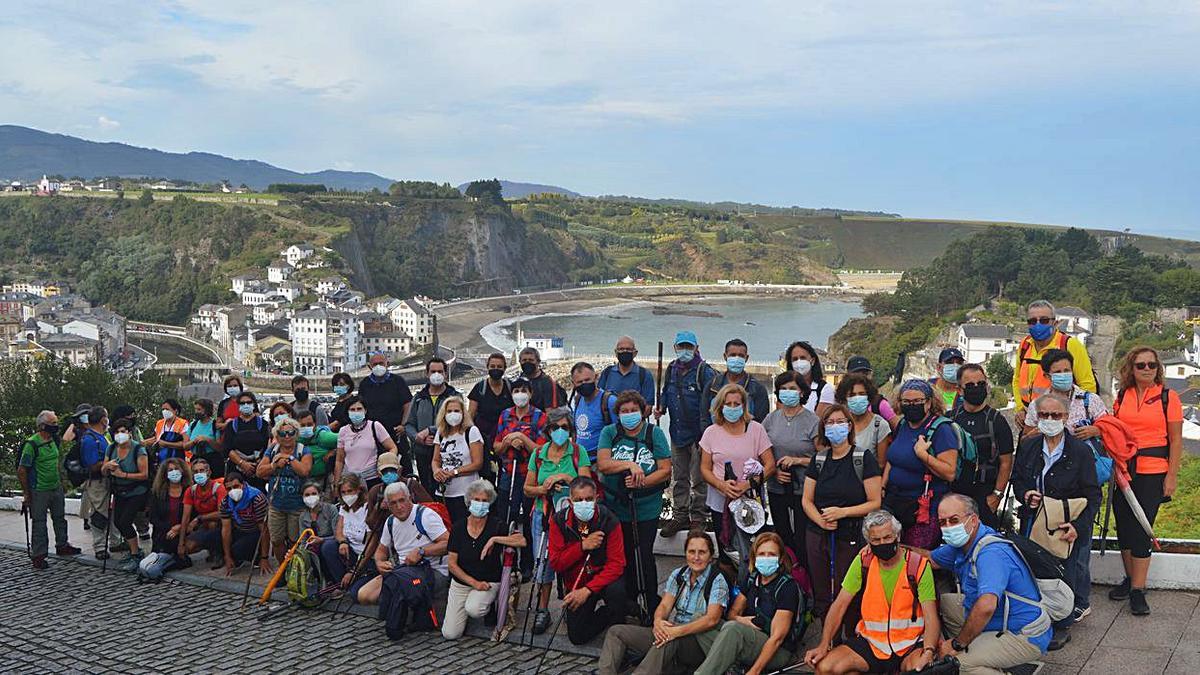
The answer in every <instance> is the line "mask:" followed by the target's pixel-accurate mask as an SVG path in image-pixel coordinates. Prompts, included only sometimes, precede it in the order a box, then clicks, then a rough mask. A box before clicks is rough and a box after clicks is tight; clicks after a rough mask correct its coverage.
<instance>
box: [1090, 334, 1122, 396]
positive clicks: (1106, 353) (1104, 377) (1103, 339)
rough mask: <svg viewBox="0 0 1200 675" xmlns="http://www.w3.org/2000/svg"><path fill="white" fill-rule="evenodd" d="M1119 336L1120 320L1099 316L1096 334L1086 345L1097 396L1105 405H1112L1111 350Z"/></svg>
mask: <svg viewBox="0 0 1200 675" xmlns="http://www.w3.org/2000/svg"><path fill="white" fill-rule="evenodd" d="M1120 334H1121V320H1120V319H1118V318H1117V317H1115V316H1107V315H1100V316H1097V317H1096V333H1095V334H1094V335H1092V340H1091V343H1090V344H1089V345H1088V355H1089V356H1091V357H1092V367H1093V368H1095V369H1096V385H1097V389H1099V394H1100V395H1101V396H1103V397H1104V401H1105V402H1106V403H1109V404H1111V403H1112V391H1110V387H1109V385H1110V384H1111V383H1112V377H1113V376H1112V369H1111V368H1110V367H1109V364H1110V363H1111V362H1112V358H1113V349H1114V348H1116V346H1117V337H1118V336H1120Z"/></svg>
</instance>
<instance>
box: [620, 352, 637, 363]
mask: <svg viewBox="0 0 1200 675" xmlns="http://www.w3.org/2000/svg"><path fill="white" fill-rule="evenodd" d="M617 363H619V364H621V365H623V366H627V365H629V364H631V363H633V352H617Z"/></svg>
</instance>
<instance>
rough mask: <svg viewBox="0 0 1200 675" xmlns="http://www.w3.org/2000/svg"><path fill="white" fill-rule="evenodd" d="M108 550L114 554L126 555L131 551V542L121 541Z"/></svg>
mask: <svg viewBox="0 0 1200 675" xmlns="http://www.w3.org/2000/svg"><path fill="white" fill-rule="evenodd" d="M108 550H109V551H112V552H113V553H125V552H127V551H128V550H129V542H127V541H125V540H124V539H122V540H121V541H119V542H117V543H115V544H113V545H112V546H109V547H108Z"/></svg>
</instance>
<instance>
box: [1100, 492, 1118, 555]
mask: <svg viewBox="0 0 1200 675" xmlns="http://www.w3.org/2000/svg"><path fill="white" fill-rule="evenodd" d="M1114 482H1115V481H1114V480H1113V479H1112V478H1109V479H1108V499H1106V500H1104V524H1103V525H1101V526H1100V555H1101V556H1103V555H1104V552H1105V551H1107V550H1108V519H1109V517H1110V516H1112V504H1113V483H1114Z"/></svg>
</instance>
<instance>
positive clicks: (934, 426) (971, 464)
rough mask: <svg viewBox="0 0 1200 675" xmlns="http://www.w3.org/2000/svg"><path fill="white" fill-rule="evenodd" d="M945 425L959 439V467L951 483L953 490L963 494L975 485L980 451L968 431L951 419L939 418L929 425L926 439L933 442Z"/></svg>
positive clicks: (955, 470) (956, 468)
mask: <svg viewBox="0 0 1200 675" xmlns="http://www.w3.org/2000/svg"><path fill="white" fill-rule="evenodd" d="M943 424H949V425H950V429H951V430H952V431H954V436H955V437H956V438H958V466H956V467H955V469H954V480H953V481H951V482H950V485H951V489H953V490H955V491H956V492H961V491H962V489H963V488H966V487H967V486H971V485H974V484H975V470H976V467H978V465H979V451H978V449H977V448H976V447H975V439H974V438H972V437H971V434H968V433H967V431H966V429H963V428H962V427H961V426H959V424H958V422H955V421H954V420H952V419H950V418H949V417H943V416H940V415H939V416H938V417H937V418H935V419H934V420H933V421H932V422H930V423H929V427H928V428H927V429H926V430H925V438H927V439H929V440H930V442H932V441H933V435H934V434H935V433H937V430H938V427H940V426H942V425H943Z"/></svg>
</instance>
